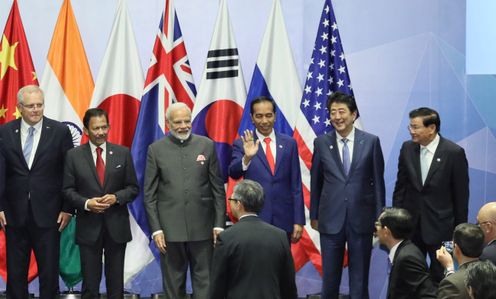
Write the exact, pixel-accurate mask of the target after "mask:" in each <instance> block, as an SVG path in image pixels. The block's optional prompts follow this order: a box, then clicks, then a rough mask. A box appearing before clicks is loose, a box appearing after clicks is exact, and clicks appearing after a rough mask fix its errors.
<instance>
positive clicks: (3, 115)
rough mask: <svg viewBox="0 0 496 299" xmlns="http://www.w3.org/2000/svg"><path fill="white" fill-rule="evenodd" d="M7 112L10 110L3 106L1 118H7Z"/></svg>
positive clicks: (0, 110)
mask: <svg viewBox="0 0 496 299" xmlns="http://www.w3.org/2000/svg"><path fill="white" fill-rule="evenodd" d="M7 110H9V109H7V108H5V106H4V105H2V107H1V108H0V117H2V118H5V113H6V112H7Z"/></svg>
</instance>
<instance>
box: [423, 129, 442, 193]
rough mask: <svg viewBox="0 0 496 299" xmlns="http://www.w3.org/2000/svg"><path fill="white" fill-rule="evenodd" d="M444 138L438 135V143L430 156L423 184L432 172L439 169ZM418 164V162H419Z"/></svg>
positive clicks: (427, 180)
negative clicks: (430, 159) (430, 160)
mask: <svg viewBox="0 0 496 299" xmlns="http://www.w3.org/2000/svg"><path fill="white" fill-rule="evenodd" d="M444 145H445V143H444V139H443V138H441V136H439V144H438V146H437V148H436V152H435V153H434V156H433V157H432V162H431V166H430V167H429V171H428V172H427V177H426V178H425V184H424V186H425V185H426V184H427V182H429V180H430V179H431V178H432V176H433V175H434V173H436V171H437V170H438V169H439V167H440V166H441V162H442V161H443V160H444ZM419 164H420V163H419Z"/></svg>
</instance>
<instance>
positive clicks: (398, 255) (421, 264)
mask: <svg viewBox="0 0 496 299" xmlns="http://www.w3.org/2000/svg"><path fill="white" fill-rule="evenodd" d="M375 229H376V232H375V235H376V237H377V238H378V239H379V242H380V243H381V244H382V245H385V246H386V247H387V248H388V249H389V262H390V265H391V271H390V274H389V280H388V283H389V284H388V291H387V297H386V298H388V299H424V298H436V296H435V288H434V286H433V284H432V281H431V278H430V276H429V272H428V270H427V263H426V261H425V258H424V255H423V254H422V253H421V252H420V250H419V249H418V248H417V246H415V245H414V244H413V243H412V242H411V241H410V240H409V239H408V238H409V237H410V235H411V233H412V231H413V223H412V216H411V215H410V213H408V211H407V210H405V209H398V208H388V209H385V210H384V212H382V214H381V216H379V219H378V220H377V222H376V223H375Z"/></svg>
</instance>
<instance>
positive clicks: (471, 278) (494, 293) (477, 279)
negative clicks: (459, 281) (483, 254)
mask: <svg viewBox="0 0 496 299" xmlns="http://www.w3.org/2000/svg"><path fill="white" fill-rule="evenodd" d="M465 285H466V287H467V291H468V293H469V294H470V298H471V299H494V298H496V288H495V287H494V286H496V266H495V265H494V264H493V263H491V262H490V261H482V262H478V263H473V264H472V265H470V267H468V270H467V278H466V280H465Z"/></svg>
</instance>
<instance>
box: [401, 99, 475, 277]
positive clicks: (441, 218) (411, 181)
mask: <svg viewBox="0 0 496 299" xmlns="http://www.w3.org/2000/svg"><path fill="white" fill-rule="evenodd" d="M409 116H410V124H409V125H408V129H409V130H410V135H411V136H412V140H410V141H406V142H404V143H403V146H402V147H401V151H400V156H399V161H398V176H397V179H396V186H395V188H394V193H393V206H395V207H400V208H405V209H407V210H408V211H409V212H410V213H411V214H412V216H413V220H414V224H415V233H414V236H413V238H412V241H413V242H414V243H415V245H417V247H418V248H419V249H420V250H421V251H422V252H423V253H424V254H429V258H430V260H431V264H430V271H431V275H432V278H433V279H434V281H435V282H439V281H441V279H443V267H442V266H441V265H440V264H439V262H438V260H437V259H436V250H437V249H438V248H439V246H441V243H442V242H443V241H447V240H450V239H451V236H452V235H453V229H454V228H455V226H456V225H458V224H460V223H463V222H467V215H468V197H469V189H468V188H469V187H468V180H469V179H468V163H467V159H466V157H465V151H464V150H463V148H461V147H460V146H458V145H456V144H455V143H453V142H451V141H449V140H448V139H445V138H443V137H441V136H440V135H439V131H440V129H441V120H440V118H439V114H438V113H437V112H436V111H434V110H433V109H430V108H425V107H423V108H418V109H415V110H412V111H411V112H410V115H409Z"/></svg>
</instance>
